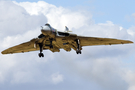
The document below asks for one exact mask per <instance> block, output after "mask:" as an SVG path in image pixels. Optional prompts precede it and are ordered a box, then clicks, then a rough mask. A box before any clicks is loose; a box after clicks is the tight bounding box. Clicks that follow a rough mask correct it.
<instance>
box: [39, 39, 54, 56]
mask: <svg viewBox="0 0 135 90" xmlns="http://www.w3.org/2000/svg"><path fill="white" fill-rule="evenodd" d="M52 41H53V39H50V49H52V48H53V45H52ZM38 45H39V48H40V53H39V54H38V56H39V57H44V54H43V53H42V51H43V43H39V44H38Z"/></svg>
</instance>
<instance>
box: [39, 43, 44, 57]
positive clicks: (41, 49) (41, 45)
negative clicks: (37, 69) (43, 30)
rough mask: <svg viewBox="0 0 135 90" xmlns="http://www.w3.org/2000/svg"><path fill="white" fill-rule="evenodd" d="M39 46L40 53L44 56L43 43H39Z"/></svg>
mask: <svg viewBox="0 0 135 90" xmlns="http://www.w3.org/2000/svg"><path fill="white" fill-rule="evenodd" d="M39 48H40V53H39V54H38V56H39V57H44V54H43V53H42V51H43V44H42V43H39Z"/></svg>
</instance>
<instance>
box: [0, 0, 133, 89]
mask: <svg viewBox="0 0 135 90" xmlns="http://www.w3.org/2000/svg"><path fill="white" fill-rule="evenodd" d="M0 6H2V7H0V12H1V13H2V14H0V25H1V27H0V30H1V31H0V38H1V39H0V42H1V44H0V50H1V51H2V50H3V49H5V48H8V47H10V46H12V45H17V44H20V43H22V42H25V41H29V40H30V39H32V38H33V37H36V36H38V35H39V34H40V33H41V32H40V26H41V25H44V24H45V23H46V22H48V23H50V24H51V25H52V26H54V27H55V28H57V29H60V30H64V26H65V25H67V26H68V27H69V29H71V30H72V31H73V32H74V33H77V34H79V35H87V36H94V37H96V36H98V37H106V38H119V39H128V40H133V41H135V39H134V27H131V28H129V29H128V30H127V29H125V28H123V27H122V28H121V26H119V25H116V24H114V23H113V22H112V21H106V22H105V23H98V24H95V23H94V20H93V18H92V14H91V13H90V12H87V11H80V10H78V11H72V10H69V9H67V8H64V7H56V6H55V5H52V4H48V3H46V2H44V1H38V2H34V3H32V2H20V3H17V2H15V1H14V2H11V1H0ZM134 51H135V50H134V45H116V46H92V47H83V51H82V53H83V54H82V55H76V53H75V51H71V52H70V53H68V52H65V51H64V50H61V52H60V53H54V54H53V53H52V52H50V51H44V54H45V58H41V59H39V58H38V55H37V54H38V52H30V53H24V54H13V55H0V82H1V83H6V84H7V83H9V84H10V85H11V84H13V85H15V86H16V85H18V84H20V85H21V86H20V87H24V86H23V85H24V84H28V85H30V84H32V86H34V87H36V86H37V87H38V86H40V84H41V85H42V86H45V85H48V86H49V85H50V86H53V85H54V84H55V85H56V86H58V87H57V88H60V86H59V85H63V86H65V88H69V89H72V88H73V87H75V85H76V83H77V84H78V85H76V87H75V88H76V89H78V90H79V89H81V88H82V87H83V88H84V86H85V87H86V88H87V87H89V85H86V84H87V83H88V82H95V83H96V84H98V85H99V87H100V89H97V90H114V89H115V90H127V89H128V90H133V89H134V86H135V84H134V74H135V73H134V69H133V70H132V69H130V68H126V67H124V65H125V62H123V61H122V60H123V59H124V58H128V57H129V55H130V54H133V52H134ZM129 58H130V57H129ZM129 58H128V59H129ZM56 72H57V73H56ZM61 73H62V74H61ZM73 76H75V77H74V78H73ZM129 77H130V78H129ZM76 79H77V80H76ZM61 82H62V83H61ZM66 85H67V86H66ZM70 85H71V86H72V87H69V86H70ZM79 86H80V87H81V88H80V87H79ZM53 87H54V86H53ZM30 88H32V87H30ZM44 88H45V87H44ZM49 88H52V87H48V88H47V89H49ZM89 88H90V87H89ZM32 89H34V88H32ZM42 89H43V88H42ZM53 89H54V88H53ZM16 90H18V89H16Z"/></svg>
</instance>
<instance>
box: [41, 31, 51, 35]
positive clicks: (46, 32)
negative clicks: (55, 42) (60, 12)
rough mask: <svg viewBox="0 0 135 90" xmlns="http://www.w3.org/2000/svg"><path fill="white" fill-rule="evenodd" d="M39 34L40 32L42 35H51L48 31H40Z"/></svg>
mask: <svg viewBox="0 0 135 90" xmlns="http://www.w3.org/2000/svg"><path fill="white" fill-rule="evenodd" d="M41 32H42V33H43V34H44V35H49V34H51V31H50V30H41Z"/></svg>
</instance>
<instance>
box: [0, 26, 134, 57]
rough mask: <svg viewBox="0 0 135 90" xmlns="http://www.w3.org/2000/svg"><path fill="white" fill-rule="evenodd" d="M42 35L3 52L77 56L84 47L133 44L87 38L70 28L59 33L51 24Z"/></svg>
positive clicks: (44, 27) (124, 41)
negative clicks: (73, 54)
mask: <svg viewBox="0 0 135 90" xmlns="http://www.w3.org/2000/svg"><path fill="white" fill-rule="evenodd" d="M41 32H42V33H41V34H40V35H39V36H38V38H34V39H32V40H30V41H28V42H25V43H22V44H20V45H16V46H13V47H11V48H8V49H6V50H4V51H2V52H1V53H2V54H13V53H24V52H30V51H37V50H40V53H39V54H38V55H39V57H44V54H43V53H42V52H43V50H47V49H49V50H51V51H52V52H60V49H64V50H65V51H68V52H69V51H71V49H74V50H75V51H76V53H77V54H81V53H82V52H81V50H82V47H83V46H93V45H114V44H127V43H133V42H132V41H129V40H119V39H112V38H99V37H85V36H78V35H76V34H72V33H70V31H69V29H68V27H66V26H65V31H64V32H61V31H57V30H56V29H54V28H53V27H52V26H51V25H50V24H45V26H42V29H41Z"/></svg>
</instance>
